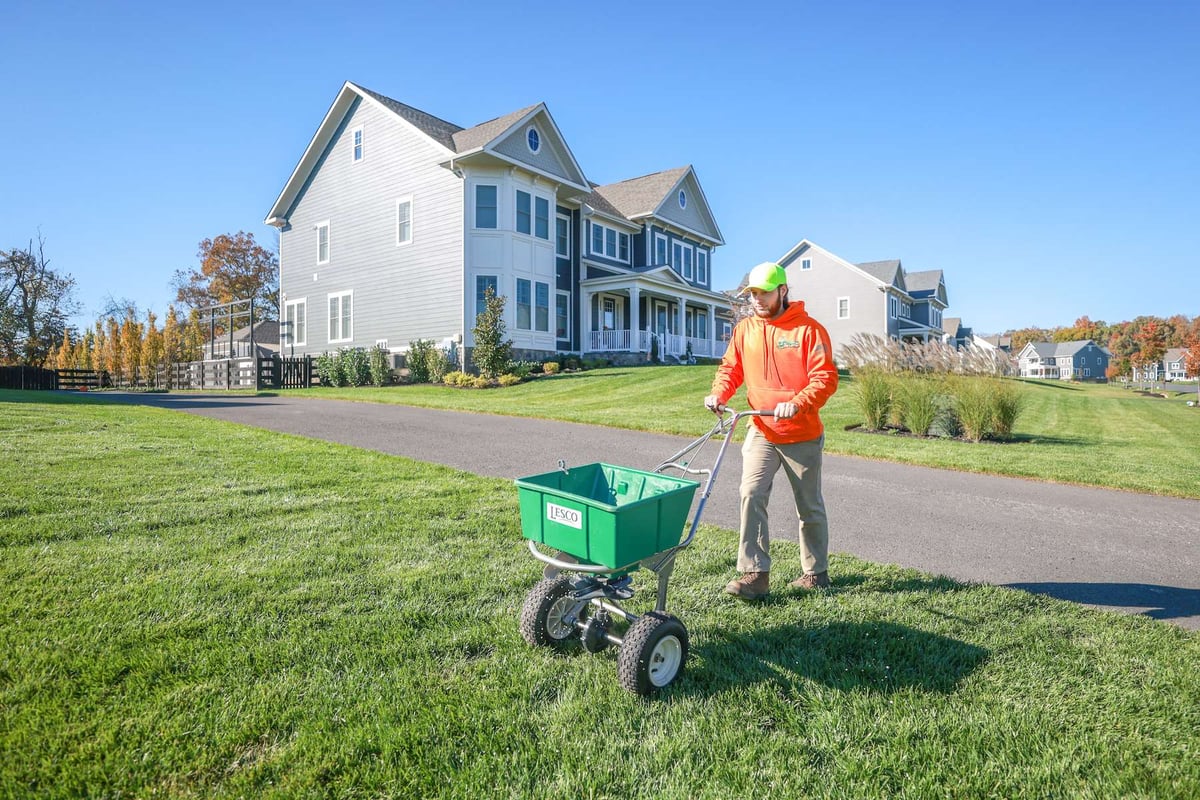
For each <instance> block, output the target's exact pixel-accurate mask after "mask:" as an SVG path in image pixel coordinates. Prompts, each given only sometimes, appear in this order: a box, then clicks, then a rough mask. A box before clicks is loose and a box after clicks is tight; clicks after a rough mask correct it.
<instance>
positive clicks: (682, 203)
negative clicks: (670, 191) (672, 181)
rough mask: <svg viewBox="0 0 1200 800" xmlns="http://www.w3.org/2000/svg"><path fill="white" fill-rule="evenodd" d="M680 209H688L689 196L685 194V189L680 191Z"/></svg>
mask: <svg viewBox="0 0 1200 800" xmlns="http://www.w3.org/2000/svg"><path fill="white" fill-rule="evenodd" d="M679 207H680V208H687V194H686V193H684V191H683V189H680V190H679Z"/></svg>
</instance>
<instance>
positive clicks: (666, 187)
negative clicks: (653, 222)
mask: <svg viewBox="0 0 1200 800" xmlns="http://www.w3.org/2000/svg"><path fill="white" fill-rule="evenodd" d="M689 169H691V167H676V168H675V169H665V170H663V171H662V172H655V173H652V174H650V175H643V176H641V177H640V178H630V179H629V180H625V181H620V182H618V183H610V184H606V185H604V186H596V187H595V188H593V190H592V194H594V195H595V194H598V195H600V196H602V197H603V198H604V199H605V200H606V201H607V202H608V203H609V205H611V206H612V207H613V208H615V209H616V210H617V212H618V213H619V214H620V215H621V216H623V217H625V218H626V219H633V218H635V217H642V216H646V215H647V214H653V213H654V211H655V210H656V209H657V208H658V207H659V206H660V205H661V204H662V201H663V198H665V197H666V196H667V192H669V191H671V190H672V189H674V188H675V184H677V183H679V179H680V178H682V177H683V176H684V175H686V174H687V171H688V170H689Z"/></svg>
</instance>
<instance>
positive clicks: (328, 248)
mask: <svg viewBox="0 0 1200 800" xmlns="http://www.w3.org/2000/svg"><path fill="white" fill-rule="evenodd" d="M322 228H324V229H325V260H324V261H322V260H321V229H322ZM316 230H317V263H318V264H328V263H329V259H330V258H331V257H332V255H333V236H332V235H331V234H330V230H329V220H325V221H324V222H318V223H317V224H316Z"/></svg>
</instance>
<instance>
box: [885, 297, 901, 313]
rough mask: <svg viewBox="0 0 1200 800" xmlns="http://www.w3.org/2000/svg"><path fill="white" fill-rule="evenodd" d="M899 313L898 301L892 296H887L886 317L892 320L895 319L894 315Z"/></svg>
mask: <svg viewBox="0 0 1200 800" xmlns="http://www.w3.org/2000/svg"><path fill="white" fill-rule="evenodd" d="M899 311H900V300H899V299H898V298H897V297H895V296H894V295H890V294H889V295H888V315H889V316H891V318H892V319H895V318H896V315H897V314H898V313H899Z"/></svg>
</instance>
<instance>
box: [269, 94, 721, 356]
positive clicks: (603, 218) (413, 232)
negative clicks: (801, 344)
mask: <svg viewBox="0 0 1200 800" xmlns="http://www.w3.org/2000/svg"><path fill="white" fill-rule="evenodd" d="M267 224H269V225H273V226H275V227H277V228H278V229H279V231H280V307H281V308H282V309H283V318H284V320H285V321H286V323H287V326H288V327H289V328H290V329H291V331H292V333H293V335H292V337H291V338H290V340H289V341H287V342H286V343H285V350H287V351H288V352H292V351H294V352H295V353H296V354H297V355H301V354H312V353H321V352H324V351H332V350H337V349H339V348H344V347H372V346H382V347H386V348H387V349H388V350H390V351H391V352H393V353H403V352H406V351H407V349H408V346H409V344H410V343H411V342H412V341H413V340H415V339H426V340H434V341H435V342H436V343H438V344H440V345H442V346H448V347H455V346H456V345H459V344H461V345H463V346H464V347H465V348H466V349H467V350H468V351H469V350H470V348H471V347H472V346H473V344H474V342H473V334H472V329H473V328H474V326H475V319H476V316H477V315H478V313H479V312H480V311H481V310H482V309H483V302H484V296H485V292H486V290H487V289H488V288H491V289H492V290H494V291H495V292H496V294H498V295H502V296H504V297H505V298H506V299H507V301H506V304H505V307H504V322H505V325H506V328H507V335H508V337H509V338H510V339H511V340H512V343H513V347H514V357H515V358H528V359H537V358H547V357H553V356H554V355H556V354H559V353H571V352H574V353H583V354H606V355H613V356H620V357H624V358H626V359H633V358H638V357H640V358H644V357H645V354H646V353H647V352H648V351H649V350H650V347H651V335H652V334H657V335H658V337H659V339H658V341H659V349H660V352H661V353H662V354H664V355H679V354H682V353H684V352H685V350H686V349H687V347H688V345H691V350H692V353H693V354H694V355H713V356H719V355H721V354H723V352H724V349H725V340H724V336H723V335H724V334H725V333H726V332H727V331H728V329H729V326H730V324H731V319H732V317H731V311H730V309H729V302H728V300H727V298H726V297H725V296H724V295H723V294H721V293H720V292H715V291H713V290H712V270H713V251H714V250H715V249H716V248H717V247H718V246H720V245H722V244H724V239H723V238H722V236H721V232H720V229H719V228H718V227H717V223H716V220H715V218H714V217H713V213H712V209H711V208H710V207H709V204H708V201H707V199H706V198H705V196H704V191H703V189H701V187H700V182H699V180H698V179H697V177H696V174H695V171H694V170H693V169H692V167H690V166H687V167H680V168H678V169H672V170H667V171H664V172H657V173H654V174H652V175H646V176H643V177H641V178H634V179H632V180H626V181H622V182H619V183H614V184H609V185H606V186H599V185H596V184H594V183H592V182H590V181H589V180H588V179H587V177H586V176H585V175H584V173H583V170H582V168H581V167H580V165H579V164H578V162H577V161H576V160H575V156H574V155H573V154H572V152H571V149H570V147H568V145H567V143H566V141H565V139H564V138H563V135H562V133H561V132H560V131H559V129H558V126H557V125H556V124H555V122H554V119H553V117H551V115H550V112H549V110H548V109H547V108H546V105H545V104H544V103H538V104H536V105H532V106H529V107H527V108H523V109H520V110H519V111H514V112H512V113H510V114H506V115H505V116H502V117H498V118H496V119H493V120H490V121H488V122H484V123H482V124H480V125H476V126H474V127H470V128H462V127H459V126H457V125H454V124H451V123H449V122H446V121H444V120H441V119H438V118H437V117H434V116H432V115H430V114H427V113H425V112H423V111H420V110H418V109H415V108H412V107H411V106H407V105H405V104H403V103H400V102H398V101H396V100H393V99H391V98H389V97H385V96H383V95H381V94H377V93H375V92H372V91H370V90H367V89H364V88H362V87H360V86H357V85H355V84H353V83H349V82H347V83H346V84H345V85H344V86H343V87H342V89H341V91H340V92H339V93H338V95H337V97H336V98H335V99H334V102H333V105H332V106H331V107H330V109H329V111H328V113H326V115H325V118H324V120H323V121H322V123H321V125H320V127H319V128H318V129H317V131H316V133H315V134H314V135H313V137H312V141H311V142H310V143H309V145H308V148H307V149H306V150H305V152H304V154H303V156H302V157H301V159H300V163H299V164H298V165H297V166H296V169H295V171H294V172H293V173H292V175H291V177H290V178H289V179H288V181H287V185H286V186H284V188H283V191H282V192H281V193H280V195H279V198H278V199H277V200H276V201H275V204H274V205H273V206H272V208H271V211H270V213H269V214H268V216H267ZM285 337H286V330H285Z"/></svg>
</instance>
